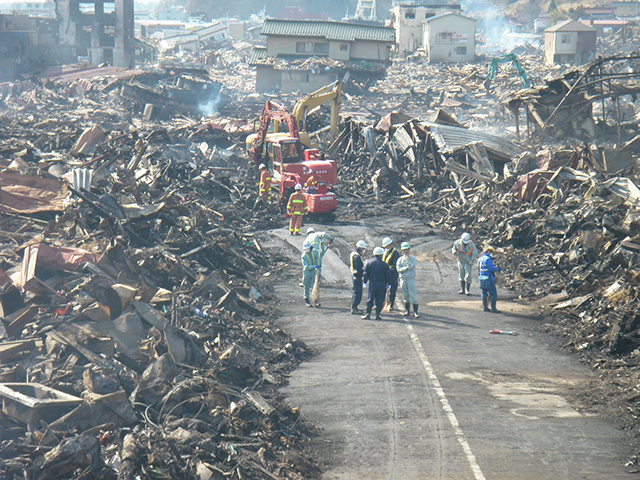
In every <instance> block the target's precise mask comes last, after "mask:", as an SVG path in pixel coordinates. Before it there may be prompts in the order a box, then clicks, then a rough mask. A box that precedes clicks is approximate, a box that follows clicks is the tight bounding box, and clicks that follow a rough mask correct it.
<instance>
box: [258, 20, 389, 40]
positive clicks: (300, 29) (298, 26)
mask: <svg viewBox="0 0 640 480" xmlns="http://www.w3.org/2000/svg"><path fill="white" fill-rule="evenodd" d="M260 33H262V35H279V36H286V37H321V38H326V39H327V40H338V41H344V42H352V41H354V40H370V41H374V42H390V43H392V42H394V41H395V31H394V29H393V28H388V27H378V26H374V25H360V24H356V23H343V22H323V21H318V20H279V19H274V18H268V19H266V20H265V21H264V25H263V26H262V32H260Z"/></svg>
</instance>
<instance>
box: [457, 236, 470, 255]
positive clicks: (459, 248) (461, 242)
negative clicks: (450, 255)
mask: <svg viewBox="0 0 640 480" xmlns="http://www.w3.org/2000/svg"><path fill="white" fill-rule="evenodd" d="M462 245H465V243H464V242H463V241H462V240H460V244H459V245H458V253H461V254H462V255H469V256H471V253H472V252H473V242H472V241H471V240H469V252H463V251H462Z"/></svg>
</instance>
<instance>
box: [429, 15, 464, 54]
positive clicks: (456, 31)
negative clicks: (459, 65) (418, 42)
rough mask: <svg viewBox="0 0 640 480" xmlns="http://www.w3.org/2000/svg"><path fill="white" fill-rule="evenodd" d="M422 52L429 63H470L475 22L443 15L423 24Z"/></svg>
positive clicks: (458, 16) (456, 16)
mask: <svg viewBox="0 0 640 480" xmlns="http://www.w3.org/2000/svg"><path fill="white" fill-rule="evenodd" d="M423 28H424V30H423V32H424V37H423V38H424V40H423V44H424V50H425V51H426V53H427V57H428V58H429V63H438V62H472V61H473V60H474V59H475V49H476V40H475V38H476V20H475V19H473V18H471V17H465V16H464V15H460V14H458V13H452V12H448V13H443V14H442V15H436V16H435V17H431V18H428V19H426V20H425V21H424V22H423Z"/></svg>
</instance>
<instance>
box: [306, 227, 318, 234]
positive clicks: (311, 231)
mask: <svg viewBox="0 0 640 480" xmlns="http://www.w3.org/2000/svg"><path fill="white" fill-rule="evenodd" d="M315 231H316V229H315V228H313V227H309V228H307V235H309V234H310V233H313V232H315Z"/></svg>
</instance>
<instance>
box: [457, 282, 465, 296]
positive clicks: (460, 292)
mask: <svg viewBox="0 0 640 480" xmlns="http://www.w3.org/2000/svg"><path fill="white" fill-rule="evenodd" d="M465 285H466V282H465V281H464V280H460V291H459V292H458V293H459V294H460V295H464V287H465Z"/></svg>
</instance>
